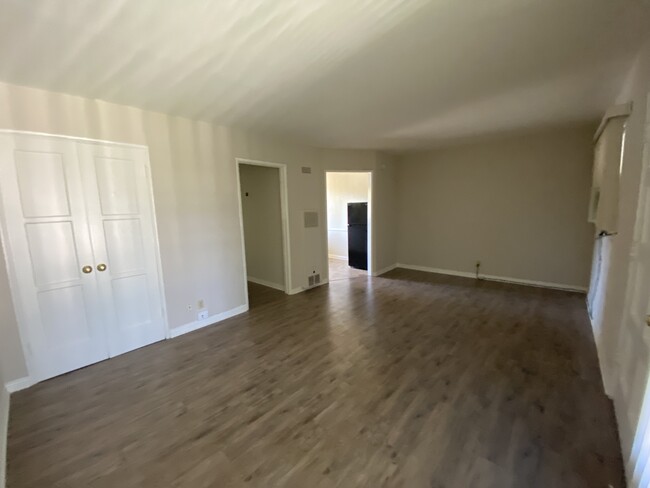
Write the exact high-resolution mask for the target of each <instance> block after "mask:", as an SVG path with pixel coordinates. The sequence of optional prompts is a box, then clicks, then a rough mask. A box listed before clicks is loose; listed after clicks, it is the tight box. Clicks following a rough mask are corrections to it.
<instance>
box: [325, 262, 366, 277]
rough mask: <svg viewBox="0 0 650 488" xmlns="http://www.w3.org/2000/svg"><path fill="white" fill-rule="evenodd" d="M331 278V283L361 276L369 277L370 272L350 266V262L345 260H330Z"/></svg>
mask: <svg viewBox="0 0 650 488" xmlns="http://www.w3.org/2000/svg"><path fill="white" fill-rule="evenodd" d="M329 276H330V281H337V280H349V279H350V278H358V277H360V276H363V277H367V276H368V272H367V271H365V270H363V269H356V268H353V267H351V266H348V262H347V261H346V260H343V259H332V258H330V259H329Z"/></svg>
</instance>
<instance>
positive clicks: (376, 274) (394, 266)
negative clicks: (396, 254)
mask: <svg viewBox="0 0 650 488" xmlns="http://www.w3.org/2000/svg"><path fill="white" fill-rule="evenodd" d="M395 268H397V264H391V265H390V266H386V267H385V268H382V269H380V270H379V271H375V272H374V273H372V275H373V276H381V275H383V274H385V273H388V272H389V271H392V270H394V269H395Z"/></svg>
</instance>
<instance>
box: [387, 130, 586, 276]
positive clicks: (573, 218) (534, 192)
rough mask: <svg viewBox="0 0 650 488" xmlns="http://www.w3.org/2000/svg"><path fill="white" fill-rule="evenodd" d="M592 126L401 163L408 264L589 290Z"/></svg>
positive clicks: (402, 241)
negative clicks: (478, 263) (478, 268)
mask: <svg viewBox="0 0 650 488" xmlns="http://www.w3.org/2000/svg"><path fill="white" fill-rule="evenodd" d="M594 129H595V127H592V126H588V127H578V128H564V129H558V130H548V131H543V132H536V133H533V134H527V135H520V136H511V137H504V138H499V139H492V140H490V141H487V142H480V143H473V144H467V145H462V146H457V147H451V148H447V149H440V150H435V151H430V152H423V153H416V154H411V155H408V156H406V157H404V158H403V160H402V161H401V162H400V163H399V164H398V165H397V173H398V188H399V205H398V222H399V224H398V228H399V237H398V260H399V262H400V263H402V264H409V265H418V266H425V267H431V268H439V269H444V270H451V271H458V272H468V273H473V272H474V271H475V268H474V266H475V263H476V261H481V272H482V273H483V274H485V275H492V276H499V277H503V278H514V279H520V280H530V281H539V282H545V283H554V284H558V285H568V286H574V287H586V286H587V285H588V281H589V269H590V257H591V249H592V245H593V232H594V230H593V226H592V225H590V224H589V223H587V210H588V204H589V192H590V188H591V168H592V162H593V155H592V144H591V139H592V136H593V133H594Z"/></svg>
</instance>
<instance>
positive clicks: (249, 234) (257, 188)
mask: <svg viewBox="0 0 650 488" xmlns="http://www.w3.org/2000/svg"><path fill="white" fill-rule="evenodd" d="M239 181H240V185H241V200H242V217H243V224H244V241H245V242H246V272H247V274H248V278H252V279H253V280H257V281H262V282H267V283H270V284H273V285H276V286H278V287H280V288H282V289H284V252H283V248H282V210H281V205H280V170H279V169H278V168H269V167H265V166H253V165H249V164H240V165H239Z"/></svg>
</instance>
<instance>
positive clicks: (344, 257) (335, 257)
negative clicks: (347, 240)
mask: <svg viewBox="0 0 650 488" xmlns="http://www.w3.org/2000/svg"><path fill="white" fill-rule="evenodd" d="M327 257H328V258H330V259H336V260H337V261H347V260H348V257H347V256H339V255H337V254H328V255H327Z"/></svg>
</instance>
